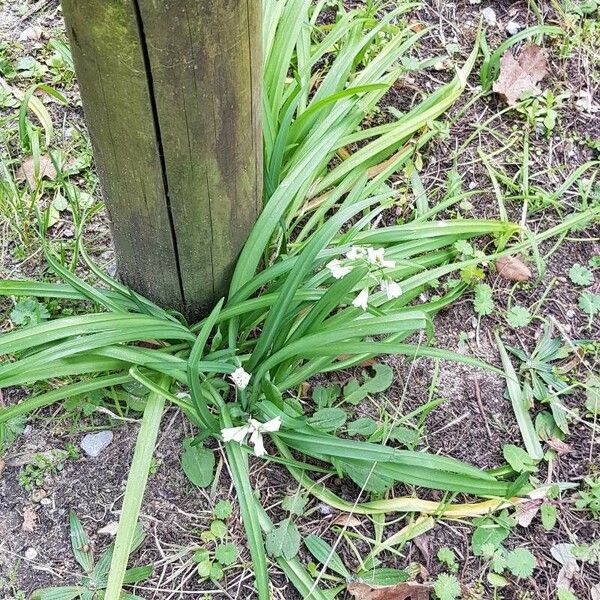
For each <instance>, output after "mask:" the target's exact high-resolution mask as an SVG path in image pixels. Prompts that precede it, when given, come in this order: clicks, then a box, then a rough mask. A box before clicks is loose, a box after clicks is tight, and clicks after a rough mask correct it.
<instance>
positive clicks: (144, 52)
mask: <svg viewBox="0 0 600 600" xmlns="http://www.w3.org/2000/svg"><path fill="white" fill-rule="evenodd" d="M133 8H134V12H135V18H136V22H137V26H138V30H139V38H140V46H141V49H142V56H143V60H144V66H145V68H146V79H147V81H148V94H149V98H150V108H151V111H152V122H153V125H154V131H155V135H156V143H157V146H158V157H159V160H160V165H161V172H162V180H163V186H164V190H165V201H166V205H167V214H168V218H169V227H170V229H171V237H172V239H173V248H174V250H175V264H176V267H177V279H178V281H179V290H180V293H181V301H182V304H183V306H184V307H185V306H187V303H186V300H185V289H184V287H183V279H182V275H181V262H180V260H179V248H178V245H177V232H176V231H175V224H174V222H173V211H172V210H171V199H170V198H169V181H168V179H167V166H166V164H165V153H164V149H163V142H162V134H161V131H160V121H159V119H158V109H157V107H156V96H155V93H154V81H153V78H152V66H151V64H150V56H149V54H148V44H147V41H146V36H145V33H144V22H143V20H142V13H141V12H140V5H139V2H138V0H133Z"/></svg>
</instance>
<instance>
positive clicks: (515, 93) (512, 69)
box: [494, 44, 547, 106]
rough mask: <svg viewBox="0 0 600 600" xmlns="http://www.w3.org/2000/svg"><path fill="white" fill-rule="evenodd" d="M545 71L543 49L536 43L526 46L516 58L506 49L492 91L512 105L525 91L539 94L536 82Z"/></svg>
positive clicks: (542, 76) (541, 77)
mask: <svg viewBox="0 0 600 600" xmlns="http://www.w3.org/2000/svg"><path fill="white" fill-rule="evenodd" d="M546 73H547V68H546V57H545V56H544V51H543V50H542V48H540V47H539V46H537V45H536V44H530V45H528V46H526V47H525V48H524V49H523V51H522V52H521V54H520V56H519V58H518V60H517V59H516V58H515V57H514V55H513V53H512V52H511V51H510V50H507V51H506V52H505V53H504V55H503V56H502V58H501V60H500V77H498V79H497V80H496V81H495V82H494V91H495V92H496V93H497V94H500V96H502V97H503V98H504V100H506V102H507V104H508V105H509V106H512V105H513V104H515V103H516V102H517V100H519V98H521V96H523V95H524V94H525V93H526V92H530V93H533V94H539V93H540V89H539V88H538V87H537V83H538V82H540V81H541V80H542V79H543V78H544V76H545V75H546Z"/></svg>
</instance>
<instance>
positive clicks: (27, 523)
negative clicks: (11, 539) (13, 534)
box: [21, 504, 37, 533]
mask: <svg viewBox="0 0 600 600" xmlns="http://www.w3.org/2000/svg"><path fill="white" fill-rule="evenodd" d="M36 521H37V512H36V511H35V508H34V507H33V505H31V504H28V505H27V506H25V508H23V525H21V529H22V530H23V531H28V532H29V533H32V532H33V530H34V529H35V522H36Z"/></svg>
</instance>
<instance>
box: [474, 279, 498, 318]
mask: <svg viewBox="0 0 600 600" xmlns="http://www.w3.org/2000/svg"><path fill="white" fill-rule="evenodd" d="M473 306H474V308H475V312H476V313H477V314H478V315H479V316H482V317H483V316H486V315H491V314H492V312H494V297H493V294H492V288H491V287H490V286H489V285H488V284H487V283H479V284H477V285H476V286H475V299H474V300H473Z"/></svg>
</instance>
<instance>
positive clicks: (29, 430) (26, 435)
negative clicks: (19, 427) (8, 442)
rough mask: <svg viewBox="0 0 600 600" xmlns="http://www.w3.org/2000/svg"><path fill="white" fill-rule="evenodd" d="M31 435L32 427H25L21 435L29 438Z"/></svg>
mask: <svg viewBox="0 0 600 600" xmlns="http://www.w3.org/2000/svg"><path fill="white" fill-rule="evenodd" d="M32 433H33V427H32V426H31V425H25V429H23V433H22V435H24V436H25V437H29V436H30V435H31V434H32Z"/></svg>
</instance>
